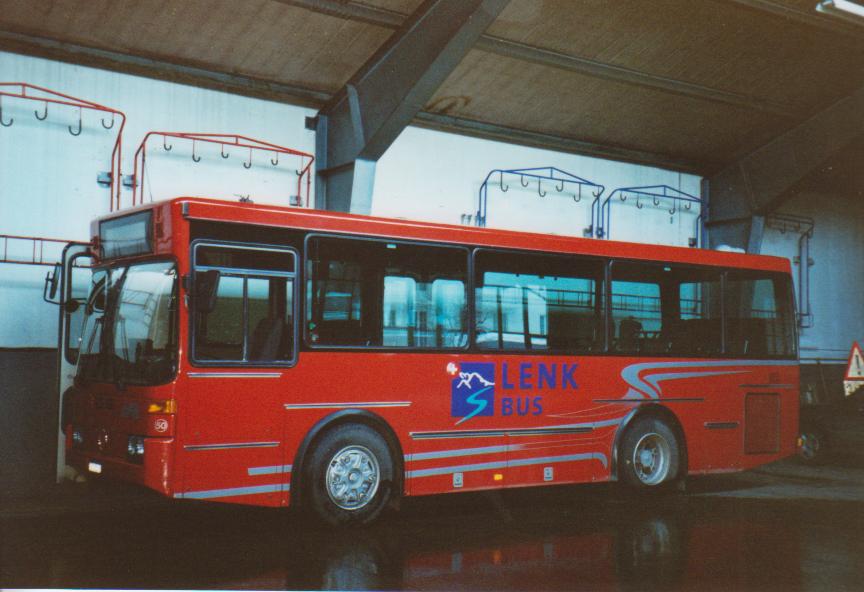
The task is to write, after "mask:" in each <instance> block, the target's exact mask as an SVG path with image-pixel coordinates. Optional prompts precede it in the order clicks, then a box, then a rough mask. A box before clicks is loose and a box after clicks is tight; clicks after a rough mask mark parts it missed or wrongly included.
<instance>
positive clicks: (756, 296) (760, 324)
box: [724, 271, 795, 358]
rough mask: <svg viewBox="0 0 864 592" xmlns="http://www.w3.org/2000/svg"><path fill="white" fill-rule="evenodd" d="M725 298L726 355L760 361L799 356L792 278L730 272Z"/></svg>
mask: <svg viewBox="0 0 864 592" xmlns="http://www.w3.org/2000/svg"><path fill="white" fill-rule="evenodd" d="M724 296H725V299H724V303H725V304H724V306H725V311H726V317H725V318H726V353H729V354H732V355H736V356H743V357H756V358H758V357H765V356H767V357H773V356H792V355H794V354H795V339H794V335H795V329H794V319H793V315H792V311H791V286H790V282H789V280H788V278H781V277H779V276H777V277H766V276H765V275H761V277H760V275H757V274H755V273H752V272H749V273H748V272H733V271H730V272H729V273H728V274H727V280H726V291H725V294H724Z"/></svg>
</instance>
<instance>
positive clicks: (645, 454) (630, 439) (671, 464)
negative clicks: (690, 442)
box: [618, 416, 681, 491]
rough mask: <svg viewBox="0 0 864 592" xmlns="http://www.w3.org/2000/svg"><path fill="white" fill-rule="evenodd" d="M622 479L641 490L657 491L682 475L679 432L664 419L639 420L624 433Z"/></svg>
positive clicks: (643, 418) (621, 456)
mask: <svg viewBox="0 0 864 592" xmlns="http://www.w3.org/2000/svg"><path fill="white" fill-rule="evenodd" d="M619 453H620V457H619V458H620V459H621V464H620V465H619V467H620V468H619V475H618V477H619V479H620V480H621V481H623V482H624V483H625V484H626V485H628V486H629V487H631V488H633V489H637V490H646V491H647V490H656V489H660V488H661V486H663V485H666V484H668V483H671V482H672V481H674V480H675V478H676V477H677V476H678V470H679V467H680V465H681V450H680V445H679V443H678V438H677V437H676V436H675V432H673V431H672V429H671V428H670V427H669V426H668V425H667V424H666V423H665V422H664V421H663V420H661V419H658V418H656V417H650V416H645V417H639V418H637V419H636V420H635V421H634V422H633V423H632V424H631V425H630V426H629V427H628V428H627V432H626V433H625V434H624V439H623V440H622V442H621V449H620V450H619Z"/></svg>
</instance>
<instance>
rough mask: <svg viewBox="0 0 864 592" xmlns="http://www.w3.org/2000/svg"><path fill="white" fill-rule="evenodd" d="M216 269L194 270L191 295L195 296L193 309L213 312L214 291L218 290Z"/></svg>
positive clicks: (214, 303) (214, 304) (217, 271)
mask: <svg viewBox="0 0 864 592" xmlns="http://www.w3.org/2000/svg"><path fill="white" fill-rule="evenodd" d="M219 277H220V273H219V270H218V269H208V270H207V271H196V272H195V276H194V284H193V286H194V289H193V296H194V298H195V309H196V310H197V311H199V312H203V313H208V312H213V309H214V308H216V293H217V292H218V290H219Z"/></svg>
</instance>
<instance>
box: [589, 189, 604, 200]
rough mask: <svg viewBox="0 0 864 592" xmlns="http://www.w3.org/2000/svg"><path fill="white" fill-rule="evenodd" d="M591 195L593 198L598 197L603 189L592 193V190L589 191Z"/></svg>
mask: <svg viewBox="0 0 864 592" xmlns="http://www.w3.org/2000/svg"><path fill="white" fill-rule="evenodd" d="M591 195H593V196H594V197H595V198H597V197H600V196H601V195H603V190H602V189H600V190H599V191H597V193H594V192H593V191H592V192H591Z"/></svg>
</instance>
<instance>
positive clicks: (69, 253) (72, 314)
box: [43, 243, 93, 483]
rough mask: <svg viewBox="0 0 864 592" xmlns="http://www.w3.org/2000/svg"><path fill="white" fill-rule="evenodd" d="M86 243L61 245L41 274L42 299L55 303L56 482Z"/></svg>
mask: <svg viewBox="0 0 864 592" xmlns="http://www.w3.org/2000/svg"><path fill="white" fill-rule="evenodd" d="M91 263H92V259H91V257H90V245H89V244H87V243H69V244H68V245H66V247H65V248H64V249H63V255H62V257H61V262H60V263H59V264H58V266H57V267H56V268H55V270H54V272H53V273H51V274H49V275H48V276H47V277H46V278H45V292H44V294H43V296H44V298H45V300H47V301H48V302H51V303H53V304H58V305H59V309H60V311H59V317H60V318H59V323H58V332H59V336H58V341H57V400H58V402H59V404H58V417H57V424H58V425H57V482H58V483H60V482H61V481H62V480H63V476H64V472H65V467H66V437H65V435H64V434H63V427H64V426H63V422H64V417H63V407H64V395H65V393H66V390H67V389H69V387H71V386H72V383H73V382H74V380H75V368H76V366H77V364H78V350H79V345H80V344H79V340H80V338H81V329H82V322H83V320H84V304H85V303H86V301H87V293H88V291H89V288H90V279H91V276H92V275H93V274H92V271H91V268H90V264H91Z"/></svg>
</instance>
